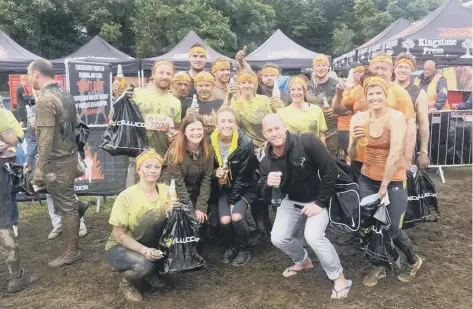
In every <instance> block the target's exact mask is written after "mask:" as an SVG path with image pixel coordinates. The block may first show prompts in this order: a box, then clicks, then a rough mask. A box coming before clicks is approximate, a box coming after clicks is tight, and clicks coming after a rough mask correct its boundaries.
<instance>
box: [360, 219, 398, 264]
mask: <svg viewBox="0 0 473 309" xmlns="http://www.w3.org/2000/svg"><path fill="white" fill-rule="evenodd" d="M388 216H389V214H388ZM365 256H366V257H368V258H369V259H370V260H371V261H372V262H373V263H374V264H375V265H378V266H387V267H389V268H391V269H394V268H395V266H396V267H397V268H400V266H401V265H400V259H399V253H398V252H397V250H396V249H395V248H394V244H393V242H392V237H391V232H390V231H389V226H387V225H384V224H383V223H381V222H377V223H376V224H375V225H374V226H372V227H371V230H370V233H369V239H368V244H367V246H366V248H365Z"/></svg>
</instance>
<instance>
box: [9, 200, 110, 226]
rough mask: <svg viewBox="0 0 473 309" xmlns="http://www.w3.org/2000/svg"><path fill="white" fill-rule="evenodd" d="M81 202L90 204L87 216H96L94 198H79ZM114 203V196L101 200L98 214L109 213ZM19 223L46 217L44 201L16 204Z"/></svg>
mask: <svg viewBox="0 0 473 309" xmlns="http://www.w3.org/2000/svg"><path fill="white" fill-rule="evenodd" d="M79 200H81V201H88V202H90V206H89V209H88V210H87V216H92V215H95V214H96V201H97V198H96V197H95V196H81V197H79ZM114 202H115V196H108V197H107V201H104V198H103V197H102V199H101V204H100V213H110V212H111V211H112V206H113V203H114ZM18 208H19V213H20V221H28V220H30V219H33V218H37V217H39V216H44V215H45V214H46V215H47V213H48V205H47V203H46V200H43V201H41V203H40V202H38V201H30V202H20V203H18Z"/></svg>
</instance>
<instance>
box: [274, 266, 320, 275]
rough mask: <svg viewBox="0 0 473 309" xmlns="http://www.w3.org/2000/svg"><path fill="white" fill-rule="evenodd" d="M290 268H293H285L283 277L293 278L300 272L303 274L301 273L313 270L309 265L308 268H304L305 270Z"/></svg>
mask: <svg viewBox="0 0 473 309" xmlns="http://www.w3.org/2000/svg"><path fill="white" fill-rule="evenodd" d="M292 267H293V266H291V267H288V268H286V270H285V271H284V272H283V273H282V275H283V277H285V278H289V277H292V276H295V275H297V274H298V273H300V272H303V271H306V270H310V269H312V268H314V265H312V264H310V267H306V268H303V269H293V268H292Z"/></svg>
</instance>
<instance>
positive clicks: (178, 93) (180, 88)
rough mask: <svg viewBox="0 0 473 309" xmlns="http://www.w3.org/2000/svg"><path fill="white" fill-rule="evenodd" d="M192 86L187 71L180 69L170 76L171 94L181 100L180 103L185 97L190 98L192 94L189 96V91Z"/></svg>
mask: <svg viewBox="0 0 473 309" xmlns="http://www.w3.org/2000/svg"><path fill="white" fill-rule="evenodd" d="M191 87H192V80H191V77H190V76H189V74H187V72H184V71H181V72H177V73H176V74H174V77H173V78H172V85H171V89H172V94H173V95H174V96H175V97H176V98H177V99H178V100H179V101H181V104H182V103H183V102H184V101H185V100H186V99H189V98H190V99H191V100H192V96H189V92H190V90H191Z"/></svg>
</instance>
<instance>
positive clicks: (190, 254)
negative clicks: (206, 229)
mask: <svg viewBox="0 0 473 309" xmlns="http://www.w3.org/2000/svg"><path fill="white" fill-rule="evenodd" d="M199 240H200V238H199V224H198V223H197V221H196V219H195V217H194V214H193V211H192V210H191V208H190V207H185V206H182V207H181V208H173V209H171V210H170V213H169V216H168V221H167V224H166V227H165V228H164V230H163V234H162V236H161V239H160V241H159V246H160V248H163V249H164V250H165V251H166V258H165V260H164V271H163V272H164V273H169V274H174V273H179V272H183V271H186V270H191V269H196V268H200V267H202V266H204V263H205V261H204V259H203V258H202V257H201V256H200V255H199V254H198V253H197V244H198V242H199Z"/></svg>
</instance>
